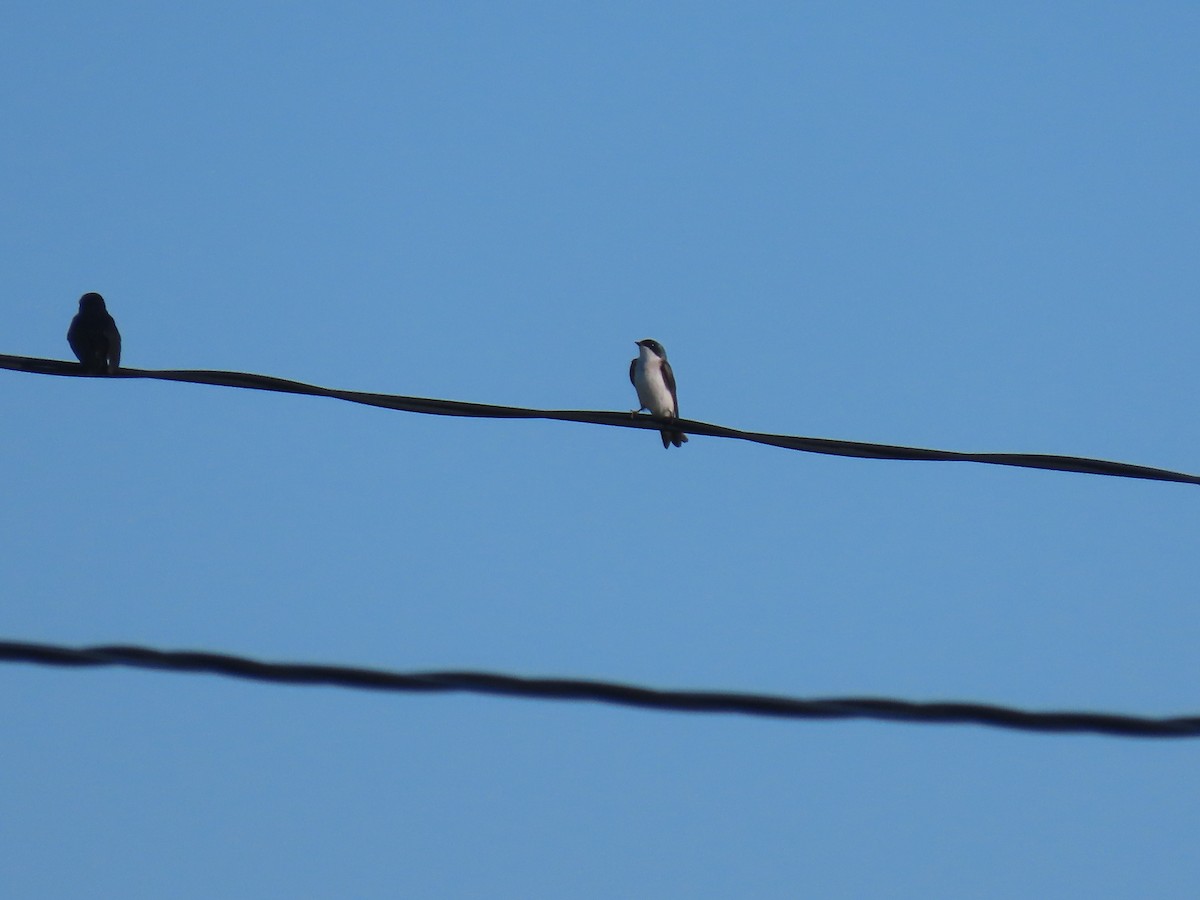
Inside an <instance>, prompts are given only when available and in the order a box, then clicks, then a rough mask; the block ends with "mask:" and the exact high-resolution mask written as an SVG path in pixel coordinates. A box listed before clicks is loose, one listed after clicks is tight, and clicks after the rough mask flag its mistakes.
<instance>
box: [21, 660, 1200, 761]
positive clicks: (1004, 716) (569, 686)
mask: <svg viewBox="0 0 1200 900" xmlns="http://www.w3.org/2000/svg"><path fill="white" fill-rule="evenodd" d="M0 661H6V662H25V663H35V664H38V665H45V666H64V667H96V666H124V667H130V668H136V669H163V670H169V671H175V672H188V673H208V674H213V675H225V676H227V677H230V678H245V679H251V680H255V681H268V682H273V683H277V684H293V685H328V686H334V687H343V688H351V689H355V690H378V691H406V692H419V693H468V694H486V695H500V696H506V697H521V698H526V699H534V700H567V701H592V702H596V703H611V704H615V705H617V706H633V707H639V708H642V709H650V710H656V711H672V712H690V713H737V714H741V715H747V716H764V717H771V718H782V719H873V720H878V721H884V722H910V723H924V724H943V725H949V724H974V725H987V726H991V727H994V728H1007V729H1015V730H1020V731H1039V732H1057V733H1073V734H1103V735H1111V736H1118V737H1138V738H1183V737H1200V716H1186V717H1172V718H1147V717H1142V716H1128V715H1117V714H1112V713H1095V712H1072V711H1055V712H1032V711H1029V710H1022V709H1012V708H1009V707H1003V706H991V705H987V704H979V703H958V702H952V703H916V702H913V701H909V700H894V699H888V698H881V697H831V698H816V699H807V700H806V699H801V698H797V697H786V696H779V695H772V694H747V693H738V692H732V691H669V690H656V689H654V688H647V687H640V686H638V685H631V684H619V683H614V682H608V681H591V680H584V679H578V678H522V677H518V676H515V675H502V674H497V673H493V672H453V671H451V672H446V671H440V672H390V671H386V670H383V669H362V668H356V667H352V666H332V665H318V664H314V663H270V662H262V661H259V660H254V659H246V658H244V657H239V656H230V655H227V654H224V653H204V652H196V651H170V650H155V649H153V648H150V647H134V646H98V647H80V648H72V647H62V646H56V645H53V644H34V643H26V642H22V641H4V640H0Z"/></svg>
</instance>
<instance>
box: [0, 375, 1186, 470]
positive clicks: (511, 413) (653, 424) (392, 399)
mask: <svg viewBox="0 0 1200 900" xmlns="http://www.w3.org/2000/svg"><path fill="white" fill-rule="evenodd" d="M0 369H12V370H14V371H17V372H30V373H35V374H39V375H68V376H84V377H91V376H88V375H87V373H85V372H84V371H83V368H82V366H80V365H79V364H77V363H70V362H63V361H62V360H57V359H39V358H36V357H29V356H7V355H4V354H0ZM106 377H109V378H150V379H155V380H158V381H184V382H190V383H192V384H209V385H221V386H224V387H236V388H245V389H248V390H257V391H277V392H280V393H284V394H305V395H308V396H312V397H330V398H333V399H335V400H345V401H347V402H348V403H360V404H363V405H365V406H377V407H382V408H384V409H395V410H400V411H402V412H414V413H422V414H424V415H434V416H466V417H472V418H480V419H546V420H552V421H560V422H587V423H591V424H593V425H608V426H613V427H616V428H642V429H650V430H653V431H658V430H660V429H661V428H662V427H663V426H664V425H665V424H668V423H666V422H665V421H664V420H663V419H659V418H656V417H653V416H642V415H638V416H634V415H630V414H629V413H626V412H610V411H605V410H572V409H526V408H524V407H519V406H494V405H491V404H487V403H464V402H461V401H458V400H434V399H430V398H427V397H405V396H402V395H399V394H375V393H367V392H364V391H343V390H338V389H337V388H325V387H319V386H318V385H313V384H305V383H304V382H301V381H289V380H287V379H283V378H274V377H272V376H269V375H253V374H249V373H246V372H221V371H210V370H205V369H179V370H176V369H125V368H122V369H120V370H118V371H117V372H116V374H115V375H110V376H106ZM670 425H671V427H672V428H675V429H678V430H680V431H684V432H687V433H688V434H693V435H696V434H699V435H706V436H708V437H716V438H732V439H734V440H740V441H750V442H752V443H756V444H766V445H768V446H772V447H782V448H784V449H786V450H799V451H801V452H804V453H821V454H825V455H828V456H848V457H853V458H857V459H895V460H909V461H930V462H973V463H985V464H988V465H995V466H1016V467H1019V468H1025V469H1048V470H1052V471H1057V472H1079V473H1083V474H1087V475H1107V476H1111V477H1116V478H1141V479H1145V480H1148V481H1169V482H1176V483H1180V484H1200V475H1190V474H1188V473H1186V472H1174V471H1171V470H1170V469H1157V468H1152V467H1149V466H1138V465H1133V464H1131V463H1119V462H1111V461H1109V460H1103V459H1089V458H1087V457H1082V456H1057V455H1051V454H1043V453H961V452H959V451H956V450H930V449H925V448H922V447H902V446H897V445H893V444H872V443H866V442H862V441H839V440H831V439H829V438H813V437H800V436H797V435H787V434H768V433H765V432H760V431H739V430H738V429H736V428H726V427H724V426H722V425H712V424H709V423H708V422H698V421H696V420H694V419H674V420H672V421H671V422H670Z"/></svg>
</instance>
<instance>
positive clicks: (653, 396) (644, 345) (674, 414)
mask: <svg viewBox="0 0 1200 900" xmlns="http://www.w3.org/2000/svg"><path fill="white" fill-rule="evenodd" d="M634 343H635V344H637V345H638V357H637V359H635V360H632V361H631V362H630V363H629V380H630V381H631V382H632V383H633V386H634V387H635V388H636V389H637V395H638V403H640V404H642V405H641V408H640V409H638V410H637V412H641V411H642V410H643V409H648V410H650V412H651V413H652V414H653V415H656V416H658V417H660V418H663V419H675V418H678V417H679V398H678V397H676V395H675V373H674V372H672V371H671V364H670V363H669V362H667V351H666V350H664V349H663V346H662V344H660V343H659V342H658V341H656V340H652V339H651V338H646V339H645V340H644V341H634ZM660 434H662V442H663V447H664V448H666V447H670V446H671V445H672V444H674V445H675V446H676V447H682V446H683V443H684V441H686V440H687V435H686V434H684V433H683V432H682V431H675V430H673V429H667V428H664V429H663V430H662V431H661V432H660Z"/></svg>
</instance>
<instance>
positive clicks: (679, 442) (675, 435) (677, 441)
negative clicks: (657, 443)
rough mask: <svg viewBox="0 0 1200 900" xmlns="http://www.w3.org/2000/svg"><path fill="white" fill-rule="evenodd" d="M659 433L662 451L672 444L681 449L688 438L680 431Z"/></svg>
mask: <svg viewBox="0 0 1200 900" xmlns="http://www.w3.org/2000/svg"><path fill="white" fill-rule="evenodd" d="M659 433H660V434H661V435H662V442H663V449H664V450H665V449H667V448H668V447H670V446H671V445H672V444H674V445H675V446H676V447H682V446H683V445H684V444H686V443H687V439H688V437H687V435H686V434H684V433H683V432H682V431H662V432H659Z"/></svg>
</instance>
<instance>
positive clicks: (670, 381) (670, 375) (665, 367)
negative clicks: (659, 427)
mask: <svg viewBox="0 0 1200 900" xmlns="http://www.w3.org/2000/svg"><path fill="white" fill-rule="evenodd" d="M662 374H663V381H665V382H666V383H667V390H668V391H670V392H671V403H672V404H673V405H674V406H675V418H679V398H678V397H676V396H675V373H674V372H672V371H671V364H670V363H669V362H667V361H666V360H665V359H664V360H663V361H662Z"/></svg>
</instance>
